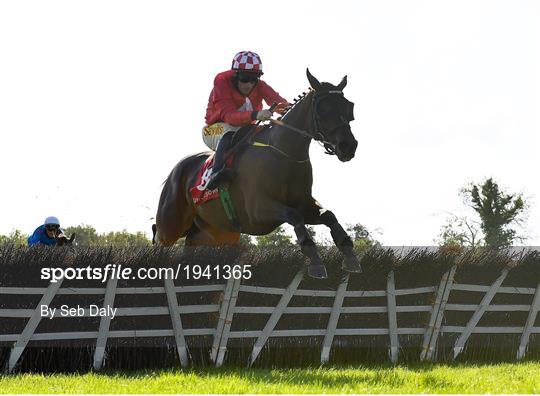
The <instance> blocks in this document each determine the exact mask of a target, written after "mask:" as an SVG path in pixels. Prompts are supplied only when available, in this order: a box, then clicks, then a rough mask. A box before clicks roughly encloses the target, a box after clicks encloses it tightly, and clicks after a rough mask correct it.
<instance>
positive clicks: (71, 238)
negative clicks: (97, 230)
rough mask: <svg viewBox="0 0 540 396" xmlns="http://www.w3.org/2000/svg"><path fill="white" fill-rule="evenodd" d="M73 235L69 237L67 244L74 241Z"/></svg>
mask: <svg viewBox="0 0 540 396" xmlns="http://www.w3.org/2000/svg"><path fill="white" fill-rule="evenodd" d="M75 235H76V234H75V233H73V234H71V236H70V237H69V243H72V242H73V241H74V240H75Z"/></svg>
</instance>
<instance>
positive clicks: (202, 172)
mask: <svg viewBox="0 0 540 396" xmlns="http://www.w3.org/2000/svg"><path fill="white" fill-rule="evenodd" d="M232 162H233V158H232V157H230V158H229V159H228V160H227V167H230V166H231V165H232ZM213 166H214V154H212V155H211V156H210V157H208V158H207V159H206V161H204V164H203V165H202V167H201V169H199V172H198V173H197V178H196V179H195V185H194V186H193V187H190V189H189V192H190V194H191V199H192V200H193V203H194V204H195V206H199V205H202V204H203V203H205V202H208V201H212V200H214V199H216V198H219V190H218V189H217V188H216V189H215V190H208V189H207V188H206V185H207V184H208V181H209V180H210V178H211V176H212V170H213Z"/></svg>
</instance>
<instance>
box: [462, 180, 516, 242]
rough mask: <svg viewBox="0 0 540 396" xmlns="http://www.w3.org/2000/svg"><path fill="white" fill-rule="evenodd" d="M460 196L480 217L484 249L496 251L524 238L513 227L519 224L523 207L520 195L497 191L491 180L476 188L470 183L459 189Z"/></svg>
mask: <svg viewBox="0 0 540 396" xmlns="http://www.w3.org/2000/svg"><path fill="white" fill-rule="evenodd" d="M462 194H463V196H464V198H465V200H466V203H467V204H468V205H469V206H470V207H471V208H472V209H474V211H476V213H478V215H479V216H480V228H481V229H482V231H483V233H484V241H485V244H486V246H489V247H492V248H500V247H505V246H510V245H512V243H513V242H514V241H516V240H524V239H525V238H523V237H520V236H518V235H517V231H516V230H515V228H514V227H513V226H514V225H520V224H522V222H523V217H522V216H523V215H524V211H525V209H526V206H525V201H524V200H523V196H522V195H521V194H509V193H506V192H504V191H501V189H500V188H499V186H498V184H497V183H496V182H495V181H493V179H492V178H489V179H487V180H486V181H484V182H483V183H482V184H480V185H476V184H471V185H470V186H468V187H465V188H463V189H462Z"/></svg>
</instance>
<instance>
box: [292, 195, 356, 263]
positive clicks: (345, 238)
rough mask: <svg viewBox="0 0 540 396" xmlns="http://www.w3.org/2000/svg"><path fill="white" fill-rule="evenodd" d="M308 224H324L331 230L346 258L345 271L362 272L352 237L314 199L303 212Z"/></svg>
mask: <svg viewBox="0 0 540 396" xmlns="http://www.w3.org/2000/svg"><path fill="white" fill-rule="evenodd" d="M303 212H304V216H305V218H306V223H307V224H324V225H325V226H327V227H328V228H330V234H331V235H332V239H333V240H334V243H335V244H336V246H337V248H338V249H339V251H340V252H341V253H343V255H344V256H345V258H344V260H343V269H344V270H345V271H347V272H362V267H361V266H360V261H359V260H358V258H357V257H356V254H355V253H354V250H353V242H352V240H351V237H350V236H349V235H348V234H347V233H346V232H345V230H344V229H343V227H342V226H341V224H339V222H338V220H337V218H336V216H335V215H334V213H332V212H331V211H330V210H327V209H324V208H323V207H322V206H321V205H320V204H319V203H318V202H317V201H316V200H315V199H313V200H312V201H311V202H310V204H309V205H307V207H305V208H304V210H303Z"/></svg>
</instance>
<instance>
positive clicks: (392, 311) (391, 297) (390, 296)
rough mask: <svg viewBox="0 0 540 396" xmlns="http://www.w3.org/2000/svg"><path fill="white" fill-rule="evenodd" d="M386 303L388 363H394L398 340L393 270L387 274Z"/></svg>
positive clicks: (397, 350) (397, 351) (396, 357)
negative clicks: (388, 339) (388, 346)
mask: <svg viewBox="0 0 540 396" xmlns="http://www.w3.org/2000/svg"><path fill="white" fill-rule="evenodd" d="M386 302H387V307H388V334H389V336H390V350H389V355H390V361H391V362H392V363H396V362H397V360H398V353H399V340H398V333H397V311H396V285H395V280H394V270H392V271H390V273H389V274H388V278H387V282H386Z"/></svg>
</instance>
